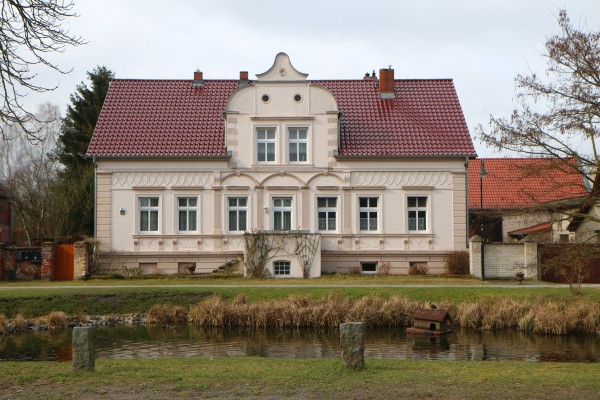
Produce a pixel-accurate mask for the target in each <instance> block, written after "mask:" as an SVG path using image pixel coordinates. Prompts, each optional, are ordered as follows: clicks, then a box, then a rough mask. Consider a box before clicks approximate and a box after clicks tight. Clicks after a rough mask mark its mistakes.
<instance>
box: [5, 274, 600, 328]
mask: <svg viewBox="0 0 600 400" xmlns="http://www.w3.org/2000/svg"><path fill="white" fill-rule="evenodd" d="M384 278H385V277H384ZM347 279H348V278H347ZM155 281H162V279H159V280H143V281H139V280H136V281H129V280H125V281H123V280H107V281H100V282H101V285H98V286H94V287H93V288H79V287H74V288H65V287H63V286H61V285H57V284H54V283H48V284H47V287H46V286H45V287H44V288H42V289H39V288H27V285H25V286H21V287H20V288H18V289H17V288H14V287H13V286H7V285H5V284H0V314H5V315H6V316H7V317H9V318H13V317H14V316H15V315H16V314H17V313H19V312H20V313H22V314H23V315H24V316H25V317H27V318H33V317H37V316H42V315H47V314H48V313H50V312H52V311H64V312H66V313H67V314H76V313H78V312H82V313H86V314H111V313H115V314H127V313H142V312H146V311H148V309H149V308H150V307H151V306H152V305H155V304H169V305H182V306H186V307H187V306H189V305H190V304H194V303H196V302H198V301H200V300H202V299H204V298H206V297H207V296H209V295H211V294H217V295H220V296H222V297H223V298H225V299H232V298H233V297H235V296H236V295H237V294H239V293H244V294H245V295H246V296H247V297H248V301H250V302H252V301H259V300H264V299H272V298H283V297H287V296H289V295H301V294H308V295H310V296H312V297H315V298H316V297H323V296H327V295H328V294H330V293H333V292H335V293H339V294H341V295H342V296H345V297H348V298H350V299H353V300H356V299H358V298H360V297H362V296H365V295H373V294H377V295H380V296H381V297H383V298H387V297H389V296H392V295H403V296H406V297H409V298H411V299H414V300H418V301H422V302H436V303H442V302H450V303H454V304H459V303H464V302H475V301H477V300H478V299H479V298H481V297H484V296H492V297H513V298H515V299H520V300H527V299H534V298H536V297H538V296H542V297H543V298H545V299H548V300H555V301H556V300H563V299H564V300H565V301H586V302H595V303H600V290H598V289H584V293H585V296H583V297H575V296H572V295H571V294H570V293H569V290H568V289H566V288H561V287H556V286H548V287H544V288H531V289H529V288H519V287H518V286H515V287H514V288H492V287H456V286H455V285H446V286H442V287H423V286H413V287H393V286H392V287H369V285H364V286H362V287H356V286H354V287H351V286H348V287H334V288H331V287H289V286H288V285H287V284H286V283H284V282H286V281H279V280H277V281H275V280H262V281H261V282H263V283H267V284H278V283H279V282H282V284H281V285H280V286H279V285H278V286H277V287H267V288H264V287H254V286H255V285H249V286H245V287H215V286H212V285H203V284H200V283H198V284H197V285H193V286H191V287H176V286H171V287H169V286H167V287H135V285H134V287H131V288H123V287H114V286H115V285H124V284H129V283H130V282H138V283H140V284H141V283H149V285H148V286H153V285H154V282H155ZM348 281H349V282H352V283H351V284H350V285H357V284H359V283H357V282H361V281H362V279H361V278H357V279H355V280H353V279H349V280H348ZM88 282H92V283H95V282H96V281H88ZM243 282H246V281H245V280H244V281H243ZM310 282H317V281H315V280H311V281H310ZM38 283H39V282H38ZM86 283H87V282H86ZM11 288H13V289H11Z"/></svg>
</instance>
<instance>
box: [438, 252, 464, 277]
mask: <svg viewBox="0 0 600 400" xmlns="http://www.w3.org/2000/svg"><path fill="white" fill-rule="evenodd" d="M444 261H445V264H444V271H445V272H446V274H448V275H469V253H468V252H466V251H451V252H450V253H448V254H447V255H446V258H445V260H444Z"/></svg>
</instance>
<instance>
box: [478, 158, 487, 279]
mask: <svg viewBox="0 0 600 400" xmlns="http://www.w3.org/2000/svg"><path fill="white" fill-rule="evenodd" d="M486 176H487V171H486V170H485V165H484V163H483V159H482V160H481V168H480V169H479V235H480V236H481V280H482V281H484V280H485V249H484V248H485V239H484V238H483V178H485V177H486Z"/></svg>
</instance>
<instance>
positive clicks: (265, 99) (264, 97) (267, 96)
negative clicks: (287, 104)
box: [262, 94, 271, 103]
mask: <svg viewBox="0 0 600 400" xmlns="http://www.w3.org/2000/svg"><path fill="white" fill-rule="evenodd" d="M269 100H271V98H270V97H269V95H268V94H263V95H262V101H263V102H265V103H268V102H269Z"/></svg>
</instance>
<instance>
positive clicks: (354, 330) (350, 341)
mask: <svg viewBox="0 0 600 400" xmlns="http://www.w3.org/2000/svg"><path fill="white" fill-rule="evenodd" d="M340 343H341V346H342V359H343V360H344V363H345V364H346V367H348V368H352V369H355V370H361V369H363V368H364V367H365V326H364V324H363V323H362V322H347V323H344V324H340Z"/></svg>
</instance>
